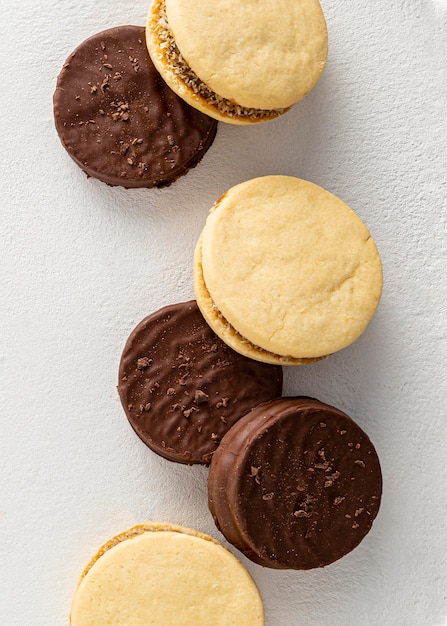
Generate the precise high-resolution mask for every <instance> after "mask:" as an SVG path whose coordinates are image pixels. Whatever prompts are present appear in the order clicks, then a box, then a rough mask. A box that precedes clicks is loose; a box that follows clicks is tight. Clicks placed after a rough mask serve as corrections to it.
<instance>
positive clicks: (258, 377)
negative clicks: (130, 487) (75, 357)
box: [118, 300, 283, 464]
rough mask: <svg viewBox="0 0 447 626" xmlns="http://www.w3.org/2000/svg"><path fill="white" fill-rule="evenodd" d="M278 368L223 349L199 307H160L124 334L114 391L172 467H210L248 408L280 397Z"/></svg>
mask: <svg viewBox="0 0 447 626" xmlns="http://www.w3.org/2000/svg"><path fill="white" fill-rule="evenodd" d="M282 378H283V377H282V368H281V367H280V366H278V365H268V364H266V363H260V362H258V361H253V360H252V359H248V358H247V357H245V356H242V355H241V354H239V353H237V352H235V351H234V350H232V349H231V348H230V347H229V346H227V345H226V344H225V343H224V342H223V341H222V340H221V339H219V337H217V336H216V335H215V333H214V332H213V331H212V330H211V328H210V327H209V326H208V324H207V323H206V322H205V320H204V319H203V316H202V314H201V313H200V311H199V309H198V307H197V303H196V302H195V301H194V300H193V301H190V302H180V303H176V304H173V305H169V306H166V307H163V308H162V309H160V310H159V311H156V312H155V313H152V314H151V315H149V316H148V317H146V318H145V319H144V320H142V321H141V322H140V323H139V324H138V325H137V327H136V328H135V329H134V330H133V331H132V333H131V334H130V336H129V338H128V340H127V342H126V345H125V347H124V350H123V354H122V357H121V361H120V368H119V382H118V391H119V395H120V398H121V402H122V405H123V408H124V411H125V413H126V415H127V417H128V419H129V422H130V424H131V426H132V428H133V429H134V430H135V432H136V434H137V435H138V436H139V437H140V439H141V440H142V441H143V442H144V443H145V444H146V445H147V446H148V447H149V448H150V449H151V450H152V451H154V452H156V453H157V454H159V455H161V456H163V457H164V458H166V459H168V460H170V461H177V462H178V463H187V464H193V463H202V464H208V463H209V462H210V460H211V457H212V455H213V454H214V452H215V450H216V448H217V446H218V445H219V443H220V440H221V439H222V437H223V436H224V434H225V433H226V432H227V430H228V429H229V428H231V426H232V425H233V424H234V423H235V422H236V421H237V420H238V419H239V418H241V417H242V416H243V415H245V414H246V413H247V412H248V411H250V409H252V408H253V407H254V406H256V405H257V404H259V403H260V402H265V401H266V400H270V399H272V398H276V397H278V396H280V395H281V391H282Z"/></svg>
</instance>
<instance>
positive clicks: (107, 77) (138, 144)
mask: <svg viewBox="0 0 447 626" xmlns="http://www.w3.org/2000/svg"><path fill="white" fill-rule="evenodd" d="M54 117H55V123H56V129H57V132H58V134H59V137H60V140H61V142H62V144H63V145H64V147H65V148H66V150H67V152H68V153H69V155H70V156H71V157H72V159H73V160H74V161H75V162H76V163H77V165H78V166H79V167H80V168H81V169H82V170H84V172H85V173H86V174H87V175H88V176H93V177H94V178H97V179H99V180H101V181H103V182H105V183H107V184H109V185H121V186H122V187H126V188H128V187H162V186H165V185H168V184H170V183H172V182H173V181H175V180H176V179H177V178H178V177H179V176H181V175H182V174H184V173H186V172H187V171H188V170H189V169H190V168H192V167H194V166H195V165H196V164H197V163H198V162H199V161H200V159H201V158H202V157H203V155H204V154H205V153H206V151H207V150H208V148H209V147H210V146H211V144H212V142H213V140H214V137H215V134H216V127H217V124H216V121H215V120H212V119H211V118H209V117H208V116H206V115H203V114H202V113H200V112H199V111H197V109H195V108H193V107H190V106H189V105H188V104H187V103H186V102H185V101H184V100H182V99H181V98H179V97H178V96H177V95H176V94H175V93H174V92H173V91H171V89H169V87H168V86H167V85H166V83H165V82H164V81H163V80H162V78H161V77H160V75H159V73H158V72H157V70H156V69H155V67H154V65H153V63H152V61H151V59H150V57H149V54H148V52H147V47H146V43H145V29H144V28H143V27H141V26H118V27H116V28H111V29H109V30H106V31H103V32H101V33H97V34H96V35H93V36H92V37H90V38H89V39H87V40H85V41H84V42H83V43H81V45H80V46H78V48H76V50H75V51H74V52H73V53H72V54H71V55H70V56H69V58H68V59H67V61H66V62H65V64H64V66H63V68H62V71H61V72H60V74H59V76H58V79H57V85H56V91H55V93H54Z"/></svg>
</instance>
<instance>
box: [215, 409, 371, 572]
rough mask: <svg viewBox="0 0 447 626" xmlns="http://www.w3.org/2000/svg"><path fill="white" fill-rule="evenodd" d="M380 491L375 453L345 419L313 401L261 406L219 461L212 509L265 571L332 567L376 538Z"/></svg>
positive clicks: (230, 438)
mask: <svg viewBox="0 0 447 626" xmlns="http://www.w3.org/2000/svg"><path fill="white" fill-rule="evenodd" d="M381 493H382V476H381V470H380V464H379V460H378V458H377V454H376V451H375V449H374V446H373V444H372V443H371V441H370V439H369V438H368V436H367V435H366V434H365V433H364V432H363V431H362V430H361V429H360V427H359V426H358V425H357V424H355V423H354V422H353V420H352V419H351V418H349V417H348V416H347V415H346V414H345V413H343V412H341V411H339V410H338V409H336V408H334V407H331V406H329V405H326V404H323V403H322V402H319V401H318V400H314V399H312V398H281V399H277V400H272V401H270V402H266V403H264V404H263V405H260V406H258V407H257V408H256V409H254V410H253V411H252V412H251V413H250V414H249V415H247V416H246V417H244V418H242V419H241V420H239V421H238V422H237V423H236V424H235V425H234V426H233V427H232V428H231V429H230V430H229V431H228V433H227V434H226V435H225V437H224V438H223V439H222V442H221V444H220V446H219V448H218V449H217V451H216V453H215V454H214V456H213V459H212V461H211V465H210V472H209V479H208V494H209V508H210V511H211V513H212V515H213V517H214V520H215V522H216V525H217V527H218V528H219V529H220V530H221V532H222V533H223V534H224V535H225V537H226V538H227V539H228V541H230V542H231V543H232V544H233V545H235V546H236V547H237V548H239V549H240V550H241V551H242V552H244V554H245V555H246V556H247V557H248V558H250V559H252V560H253V561H255V562H256V563H259V564H261V565H263V566H265V567H272V568H282V569H311V568H315V567H324V566H326V565H329V564H330V563H333V562H334V561H336V560H337V559H340V558H341V557H342V556H344V555H346V554H347V553H348V552H350V551H351V550H353V549H354V548H355V547H356V546H357V545H358V544H359V543H360V542H361V541H362V539H363V538H364V537H365V535H366V534H367V533H368V532H369V530H370V528H371V525H372V523H373V520H374V518H375V517H376V515H377V513H378V510H379V506H380V499H381Z"/></svg>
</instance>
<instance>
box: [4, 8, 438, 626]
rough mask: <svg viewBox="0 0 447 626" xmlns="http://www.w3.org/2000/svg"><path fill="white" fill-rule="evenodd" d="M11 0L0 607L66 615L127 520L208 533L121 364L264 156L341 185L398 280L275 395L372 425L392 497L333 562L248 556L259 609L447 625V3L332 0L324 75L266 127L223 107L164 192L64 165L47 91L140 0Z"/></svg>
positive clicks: (19, 625) (186, 476)
mask: <svg viewBox="0 0 447 626" xmlns="http://www.w3.org/2000/svg"><path fill="white" fill-rule="evenodd" d="M0 7H1V13H2V15H1V19H2V25H3V28H2V38H1V43H0V45H1V57H0V58H1V61H0V62H1V68H2V71H1V76H2V80H3V88H2V91H1V93H2V97H1V100H2V115H1V122H0V124H1V137H2V143H3V158H2V161H1V162H2V174H1V181H0V185H1V190H2V202H1V205H0V210H1V226H0V228H1V231H2V234H1V259H0V263H1V265H0V267H1V279H0V280H1V294H2V298H1V305H2V306H1V318H0V323H1V350H0V388H1V405H2V406H1V435H0V464H1V494H0V564H1V578H2V579H1V581H0V582H1V585H0V589H1V591H0V624H1V625H2V626H31V625H32V626H59V625H62V624H67V622H68V613H69V608H70V601H71V595H72V591H73V588H74V586H75V584H76V580H77V578H78V576H79V574H80V571H81V569H82V568H83V566H84V564H85V563H86V561H87V560H88V559H89V557H90V556H91V554H92V553H93V552H94V551H95V550H96V549H97V547H99V545H100V544H101V543H102V542H104V541H105V540H107V539H108V538H109V537H110V536H112V535H113V534H115V533H117V532H119V531H122V530H124V529H125V528H127V527H128V526H130V525H132V524H134V523H136V522H141V521H143V520H146V519H148V518H151V519H154V520H160V521H164V520H166V521H170V522H175V523H179V524H185V525H190V526H194V527H196V528H198V529H199V530H201V531H205V532H209V533H211V534H212V535H214V536H215V537H219V533H218V532H217V530H216V529H215V527H214V525H213V522H212V520H211V517H210V515H209V513H208V510H207V506H206V474H207V470H206V469H204V468H198V467H193V468H190V467H184V466H179V465H175V464H171V463H168V462H167V461H164V460H163V459H161V458H158V457H157V456H155V455H154V454H152V453H151V452H150V451H149V450H148V449H146V448H145V447H144V445H143V444H142V443H141V442H140V441H139V440H138V439H137V438H136V436H135V435H134V433H133V431H132V430H131V428H130V427H129V425H128V423H127V421H126V418H125V417H124V414H123V411H122V410H121V407H120V403H119V400H118V396H117V393H116V390H115V384H116V379H117V367H118V361H119V357H120V353H121V349H122V347H123V344H124V341H125V340H126V338H127V336H128V334H129V332H130V331H131V330H132V328H133V327H134V325H135V324H136V323H137V322H139V321H140V319H141V318H142V317H143V316H145V315H146V314H148V313H150V312H151V311H154V310H156V309H157V308H159V307H160V306H163V305H165V304H168V303H171V302H175V301H180V300H183V299H187V298H190V297H192V296H193V290H192V253H193V247H194V244H195V241H196V238H197V236H198V234H199V232H200V230H201V228H202V224H203V222H204V220H205V217H206V213H207V211H208V209H209V208H210V207H211V205H212V203H213V202H214V200H215V199H217V197H218V196H219V195H220V194H221V193H222V192H224V191H225V190H226V189H227V188H228V187H230V186H232V185H233V184H236V183H238V182H241V181H243V180H246V179H248V178H251V177H253V176H259V175H263V174H274V173H278V174H291V175H296V176H299V177H302V178H307V179H309V180H312V181H314V182H316V183H318V184H320V185H322V186H324V187H326V188H327V189H329V190H330V191H332V192H334V193H336V194H338V195H339V196H340V197H342V198H343V199H344V200H345V201H346V202H348V203H349V204H350V205H351V206H352V207H353V208H354V209H355V210H356V211H357V212H358V213H359V214H360V216H361V217H362V218H363V219H364V221H365V222H366V223H367V225H368V227H369V228H370V230H371V232H372V234H373V236H374V237H375V239H376V241H377V244H378V247H379V249H380V251H381V255H382V259H383V264H384V271H385V289H384V293H383V299H382V303H381V306H380V308H379V311H378V314H377V316H376V317H375V319H374V320H373V322H372V324H371V325H370V327H369V328H368V330H367V332H366V333H365V335H363V337H362V338H361V339H360V340H359V341H358V342H357V343H356V344H355V345H353V346H352V347H351V348H349V349H347V350H345V351H343V352H342V353H339V354H337V355H336V356H333V357H332V358H330V359H328V360H327V361H325V362H321V363H318V364H315V365H310V366H305V367H301V368H294V369H290V370H287V371H286V391H287V392H288V393H296V394H309V395H314V396H316V397H318V398H320V399H321V400H324V401H327V402H329V403H332V404H334V405H335V406H338V407H340V408H341V409H344V410H345V411H347V412H348V413H349V414H350V415H352V417H354V418H355V419H356V420H357V421H358V422H359V423H360V424H361V426H362V427H363V428H364V429H365V430H366V431H367V432H368V433H369V435H370V436H371V438H372V439H373V441H374V442H375V444H376V447H377V450H378V452H379V455H380V458H381V461H382V466H383V473H384V497H383V503H382V509H381V511H380V513H379V517H378V519H377V520H376V522H375V524H374V526H373V530H372V532H371V533H370V535H369V536H368V537H367V538H366V540H365V541H364V542H363V543H362V544H361V546H360V547H359V548H358V549H357V550H355V551H354V552H353V553H351V554H350V555H349V556H347V557H345V558H344V559H342V560H341V561H339V562H337V563H335V564H333V565H332V566H330V567H328V568H326V569H324V570H321V571H311V572H277V571H272V570H268V569H262V568H261V567H258V566H256V565H254V564H251V563H249V562H248V561H246V560H244V562H245V563H246V564H247V566H248V568H249V569H250V571H251V572H252V574H253V576H254V578H255V579H256V581H257V583H258V585H259V587H260V590H261V592H262V594H263V597H264V600H265V607H266V614H267V625H268V626H366V625H374V626H376V625H377V626H379V625H380V626H383V625H385V626H391V625H393V626H394V625H397V626H416V625H417V626H419V625H440V624H443V623H445V621H446V616H447V562H446V552H447V522H446V520H447V475H446V466H447V463H446V460H445V459H446V456H447V421H446V408H445V407H446V400H445V398H446V392H447V385H446V373H445V370H446V366H447V341H446V335H447V328H446V320H445V317H446V300H447V281H446V273H447V272H446V263H447V255H446V230H447V228H446V226H447V225H446V216H447V206H446V195H447V173H446V171H447V167H446V157H445V146H446V138H447V121H446V120H447V116H446V106H447V75H446V62H445V59H446V56H447V2H446V0H436V1H435V0H396V1H395V2H390V1H389V0H374V2H372V1H371V0H363V1H360V2H359V1H358V0H343V2H331V1H329V0H324V2H323V8H324V10H325V13H326V16H327V21H328V28H329V37H330V58H329V63H328V66H327V69H326V71H325V74H324V76H323V78H322V79H321V81H320V83H319V84H318V86H317V87H316V88H315V90H314V91H313V92H312V93H311V94H310V95H309V96H308V97H307V98H306V99H305V100H304V101H303V102H301V103H300V104H299V105H298V106H297V107H296V108H295V109H294V110H293V111H292V112H290V113H288V114H287V115H286V116H284V117H283V118H281V119H279V120H277V121H275V122H272V123H269V124H265V125H262V126H258V127H255V128H236V127H230V126H224V125H220V127H219V130H218V134H217V137H216V140H215V143H214V145H213V147H212V148H211V150H210V151H209V152H208V154H207V155H206V156H205V158H204V160H203V161H202V163H201V164H200V165H199V166H198V167H197V168H196V169H195V170H193V171H191V172H190V173H189V174H188V175H187V176H185V177H184V178H182V179H181V180H179V181H178V182H177V183H175V184H174V185H173V186H172V187H170V188H168V189H163V190H134V191H125V190H123V189H117V188H115V189H112V188H110V187H107V186H106V185H104V184H101V183H99V182H97V181H94V180H87V178H86V177H85V175H84V174H83V173H82V172H81V171H80V170H79V169H78V168H77V167H76V165H75V164H74V163H73V162H72V161H71V160H70V159H69V157H68V156H67V154H66V153H65V151H64V150H63V148H62V147H61V145H60V143H59V139H58V137H57V136H56V133H55V130H54V126H53V119H52V93H53V89H54V86H55V80H56V76H57V74H58V72H59V71H60V69H61V67H62V64H63V62H64V60H65V58H66V57H67V56H68V54H69V53H70V52H71V51H72V49H73V48H74V47H75V46H76V45H77V44H78V43H80V42H81V41H82V40H83V39H84V38H85V37H87V36H89V35H91V34H93V33H95V32H98V31H99V30H102V29H104V28H109V27H111V26H116V25H119V24H123V23H134V24H144V22H145V16H146V10H147V6H146V2H134V3H130V2H116V1H114V0H107V1H106V0H95V1H93V0H78V2H77V3H72V2H68V1H66V0H41V1H40V2H33V1H31V0H22V2H16V0H1V1H0ZM98 626H100V625H98ZM129 626H131V625H129ZM161 626H162V625H161Z"/></svg>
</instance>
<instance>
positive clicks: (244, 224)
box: [194, 176, 382, 365]
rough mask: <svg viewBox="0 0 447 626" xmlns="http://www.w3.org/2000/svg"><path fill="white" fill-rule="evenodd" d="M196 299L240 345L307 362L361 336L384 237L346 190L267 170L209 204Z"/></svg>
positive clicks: (253, 353)
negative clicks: (350, 202) (344, 195)
mask: <svg viewBox="0 0 447 626" xmlns="http://www.w3.org/2000/svg"><path fill="white" fill-rule="evenodd" d="M194 286H195V292H196V299H197V303H198V305H199V308H200V309H201V311H202V314H203V316H204V317H205V319H206V321H207V322H208V324H209V325H210V326H211V328H212V329H213V330H214V332H215V333H216V334H217V335H219V336H220V337H221V338H222V339H223V340H224V341H225V342H226V343H228V344H229V345H230V346H231V347H232V348H233V349H234V350H237V351H239V352H241V353H242V354H244V355H246V356H249V357H251V358H254V359H258V360H260V361H266V362H268V363H280V364H282V365H287V364H299V363H303V362H307V361H308V360H315V359H319V358H322V357H325V356H327V355H329V354H332V353H333V352H336V351H338V350H341V349H343V348H345V347H347V346H349V345H350V344H351V343H353V342H354V341H355V340H356V339H357V338H358V337H359V336H360V335H361V334H362V333H363V331H364V330H365V328H366V327H367V325H368V323H369V322H370V321H371V319H372V317H373V315H374V313H375V311H376V309H377V306H378V304H379V300H380V296H381V292H382V265H381V261H380V257H379V253H378V251H377V247H376V245H375V243H374V241H373V239H372V237H371V235H370V233H369V231H368V229H367V227H366V226H365V224H364V223H363V222H362V220H361V219H360V218H359V217H358V216H357V215H356V213H354V211H353V210H352V209H351V208H349V207H348V206H347V205H346V204H345V203H344V202H343V201H342V200H340V199H339V198H337V197H336V196H334V195H333V194H331V193H329V192H328V191H326V190H324V189H322V188H321V187H319V186H317V185H315V184H313V183H310V182H308V181H304V180H300V179H298V178H294V177H291V176H265V177H261V178H255V179H252V180H249V181H246V182H244V183H242V184H240V185H236V186H235V187H233V188H232V189H230V190H229V191H228V192H227V193H226V194H224V195H223V196H222V197H221V198H220V199H219V200H218V201H217V202H216V204H215V205H214V207H213V208H212V209H211V211H210V213H209V215H208V218H207V221H206V224H205V227H204V229H203V231H202V234H201V236H200V239H199V241H198V243H197V246H196V251H195V260H194Z"/></svg>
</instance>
